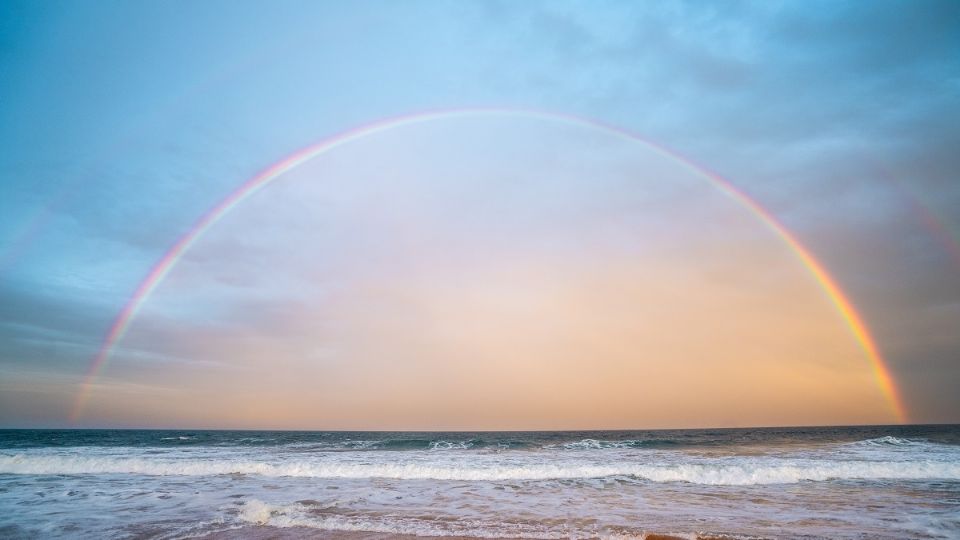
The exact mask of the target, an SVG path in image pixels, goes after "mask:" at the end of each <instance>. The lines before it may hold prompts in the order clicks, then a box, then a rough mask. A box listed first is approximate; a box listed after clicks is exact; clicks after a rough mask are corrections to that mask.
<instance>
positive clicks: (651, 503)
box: [0, 426, 960, 538]
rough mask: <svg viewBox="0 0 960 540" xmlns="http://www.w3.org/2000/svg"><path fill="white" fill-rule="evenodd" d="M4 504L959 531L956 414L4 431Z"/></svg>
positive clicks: (332, 520)
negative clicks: (389, 428)
mask: <svg viewBox="0 0 960 540" xmlns="http://www.w3.org/2000/svg"><path fill="white" fill-rule="evenodd" d="M0 510H3V512H0V537H14V538H20V537H23V538H49V537H65V538H88V537H108V538H110V537H116V538H126V537H144V538H186V537H198V536H203V535H210V534H213V535H217V534H219V535H227V536H226V537H241V538H242V537H260V536H262V535H266V536H268V537H270V536H277V535H279V536H280V537H311V536H315V535H329V534H331V532H334V531H335V532H337V534H352V533H354V532H355V533H356V534H361V533H364V532H372V533H380V534H385V535H394V534H413V535H420V536H441V535H458V536H477V537H530V538H569V537H577V538H580V537H638V538H642V537H643V535H644V534H646V533H649V532H661V533H677V534H683V535H687V536H690V537H693V536H695V535H696V534H698V533H700V534H706V533H709V534H712V535H721V536H726V537H729V538H747V537H762V538H960V426H869V427H822V428H759V429H701V430H657V431H586V432H457V433H433V432H430V433H419V432H294V431H190V430H188V431H174V430H164V431H159V430H2V431H0ZM691 535H693V536H691ZM221 537H222V536H221Z"/></svg>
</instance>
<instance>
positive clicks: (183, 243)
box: [70, 108, 907, 423]
mask: <svg viewBox="0 0 960 540" xmlns="http://www.w3.org/2000/svg"><path fill="white" fill-rule="evenodd" d="M489 115H503V116H519V117H526V118H534V119H541V120H547V121H553V122H560V123H565V124H569V125H574V126H581V127H590V128H594V129H600V130H603V131H606V132H608V133H611V134H614V135H617V136H619V137H622V138H624V139H627V140H630V141H634V142H639V143H642V144H645V145H647V146H648V147H650V148H652V149H654V150H655V151H657V152H659V153H661V154H662V155H664V156H667V157H669V158H671V159H673V160H676V161H677V162H679V163H681V164H683V165H684V166H685V167H686V168H687V169H689V170H690V171H692V172H694V173H696V174H698V175H701V176H703V177H705V178H707V179H708V180H710V181H711V182H712V183H713V185H714V186H715V187H716V188H717V189H719V190H720V191H722V192H723V193H725V194H726V195H728V196H730V197H731V198H732V199H733V200H735V201H736V202H737V203H739V204H740V205H741V206H743V207H744V208H746V209H748V210H749V211H750V212H751V213H753V214H754V215H755V216H756V217H757V218H759V219H760V220H761V221H762V222H763V223H764V225H766V226H767V227H768V228H769V229H770V230H771V231H772V232H774V233H775V234H776V235H777V236H778V237H779V238H780V239H781V240H782V241H783V242H784V243H785V244H786V245H787V246H788V247H789V248H790V249H791V251H793V253H794V254H795V255H796V256H797V258H798V259H799V260H800V262H801V263H802V264H803V266H805V267H806V268H807V269H808V270H809V272H810V273H811V274H812V275H813V277H814V279H815V280H816V281H817V283H819V285H820V287H821V288H822V289H823V291H824V292H825V293H826V295H827V296H828V297H829V299H830V301H831V302H832V303H833V305H834V307H835V308H836V309H837V311H838V312H839V314H840V315H841V317H842V318H843V320H844V322H845V323H846V325H847V326H848V327H849V328H850V330H851V332H852V333H853V336H854V338H855V339H856V341H857V342H858V343H859V345H860V347H861V349H862V350H863V352H864V353H865V355H866V357H867V358H868V360H869V361H870V363H871V367H872V370H873V374H874V378H875V381H876V383H877V385H878V387H879V388H880V390H881V392H882V393H883V395H884V397H885V398H886V400H887V402H888V404H889V406H890V408H891V411H892V412H893V414H894V417H895V418H896V419H897V421H898V422H901V423H903V422H906V421H907V413H906V408H905V407H904V404H903V400H902V398H901V396H900V394H899V391H898V389H897V387H896V385H895V383H894V380H893V377H892V376H891V374H890V370H889V368H888V367H887V365H886V363H885V362H884V360H883V357H882V356H881V354H880V351H879V349H878V348H877V345H876V343H875V341H874V339H873V337H872V336H871V335H870V331H869V329H868V328H867V326H866V324H865V323H864V321H863V319H862V318H861V317H860V315H859V314H858V313H857V311H856V310H855V309H854V307H853V304H852V303H851V302H850V300H849V299H848V298H847V297H846V295H844V294H843V291H842V290H841V289H840V287H839V286H838V285H837V283H836V281H835V280H834V279H833V278H832V277H831V276H830V274H829V273H827V271H826V269H825V268H824V266H823V265H822V264H821V263H820V262H819V261H817V259H816V258H814V256H813V255H812V254H811V253H810V251H809V250H807V249H806V248H805V247H804V246H803V245H802V244H801V243H800V242H799V241H798V240H797V239H796V238H795V237H794V236H793V235H792V234H791V233H790V232H789V231H788V230H787V229H786V227H784V226H783V225H782V224H781V223H780V222H779V221H778V220H777V219H776V218H775V217H774V216H773V215H772V214H771V213H770V212H768V211H767V210H766V209H764V208H763V207H762V206H760V205H759V204H758V203H757V202H756V201H755V200H753V199H752V198H751V197H750V196H748V195H747V194H746V193H744V192H743V191H741V190H740V189H738V188H737V187H736V186H734V185H733V184H732V183H730V182H729V181H728V180H726V179H724V178H723V177H721V176H719V175H718V174H716V173H714V172H712V171H710V170H708V169H707V168H705V167H702V166H700V165H698V164H696V163H694V162H692V161H690V160H689V159H687V158H685V157H683V156H681V155H680V154H678V153H677V152H675V151H673V150H671V149H669V148H666V147H664V146H662V145H659V144H656V143H653V142H651V141H648V140H646V139H644V138H643V137H641V136H640V135H638V134H636V133H633V132H631V131H629V130H627V129H624V128H621V127H619V126H615V125H612V124H608V123H606V122H603V121H601V120H595V119H591V118H584V117H579V116H575V115H571V114H565V113H556V112H548V111H541V110H536V109H514V108H471V109H448V110H432V111H426V112H419V113H415V114H409V115H404V116H397V117H391V118H387V119H384V120H380V121H377V122H374V123H370V124H366V125H363V126H360V127H356V128H354V129H351V130H348V131H344V132H341V133H338V134H336V135H333V136H331V137H329V138H327V139H324V140H322V141H320V142H318V143H315V144H312V145H310V146H307V147H305V148H302V149H300V150H298V151H296V152H294V153H293V154H290V155H289V156H287V157H286V158H284V159H282V160H280V161H278V162H276V163H274V164H273V165H271V166H269V167H267V168H266V169H264V170H262V171H261V172H260V173H258V174H257V175H256V176H254V177H253V178H250V179H249V180H247V181H246V182H244V183H243V184H242V185H241V186H240V187H238V188H237V189H236V190H234V191H233V192H232V193H231V194H230V195H228V196H227V197H226V198H225V199H223V200H222V201H220V202H219V203H218V204H217V205H216V206H214V207H213V208H211V209H210V210H209V211H208V212H207V213H205V214H204V215H203V216H201V217H200V219H198V220H197V222H196V223H195V224H194V225H193V227H192V228H190V229H189V230H188V232H187V233H186V234H184V235H183V236H181V237H180V238H179V239H178V240H177V241H176V243H174V244H173V246H172V247H171V248H170V249H169V250H168V251H167V252H166V253H165V254H164V255H163V257H161V258H160V260H159V261H158V262H157V263H156V264H155V265H154V266H153V268H152V269H151V270H150V272H149V273H148V274H147V276H146V277H145V278H144V279H143V281H142V282H141V283H140V285H139V286H138V287H137V289H136V290H135V291H134V293H133V295H132V296H131V297H130V299H129V300H128V301H127V303H126V305H124V307H123V309H122V310H121V311H120V313H119V314H118V315H117V317H116V319H115V320H114V321H113V324H112V325H111V326H110V328H109V330H108V331H107V334H106V336H105V337H104V340H103V343H102V345H101V346H100V348H99V350H98V351H97V353H96V356H95V357H94V358H93V360H92V362H91V363H90V367H89V369H88V371H87V374H86V376H85V377H84V380H83V382H82V384H81V387H80V390H79V392H78V393H77V397H76V400H75V403H74V406H73V409H72V410H71V413H70V418H71V421H73V422H76V421H77V420H78V419H79V418H80V416H81V415H82V413H83V409H84V406H85V404H86V402H87V399H88V397H89V394H90V390H91V388H92V385H93V383H94V381H95V380H96V378H97V375H98V374H99V373H100V371H101V370H103V368H104V366H105V365H106V364H107V362H108V360H109V359H110V355H111V353H112V352H113V350H114V348H115V347H116V346H117V343H119V341H120V340H121V339H123V336H124V334H125V333H126V332H127V329H128V328H129V327H130V323H131V322H132V321H133V319H134V318H135V317H136V315H137V312H138V311H139V310H140V308H141V307H142V306H143V304H144V303H145V302H146V300H147V299H148V298H149V297H150V295H151V294H152V293H153V291H154V290H156V288H157V286H158V285H159V284H160V283H161V282H162V281H163V279H164V278H165V277H166V276H167V274H168V273H169V272H170V270H171V269H172V268H173V267H174V266H176V264H177V262H178V261H179V260H180V258H181V257H182V256H183V255H184V253H186V252H187V250H189V249H190V247H191V246H192V245H193V244H194V243H195V242H196V241H197V240H198V239H199V238H200V237H201V236H203V234H204V233H205V232H206V231H207V230H208V229H209V228H210V227H212V226H213V225H214V224H215V223H217V221H219V220H220V219H221V218H222V217H223V216H225V215H226V214H227V213H228V212H230V211H231V210H232V209H233V208H235V207H236V206H237V205H238V204H240V203H241V202H243V201H244V200H246V199H247V198H248V197H250V196H252V195H253V194H255V193H257V192H258V191H260V190H261V189H263V188H264V187H266V186H267V185H268V184H270V182H272V181H273V180H275V179H277V178H279V177H280V176H282V175H283V174H284V173H286V172H289V171H291V170H293V169H295V168H297V167H298V166H300V165H302V164H304V163H306V162H307V161H309V160H311V159H313V158H315V157H317V156H319V155H322V154H324V153H326V152H329V151H331V150H334V149H336V148H339V147H341V146H344V145H347V144H350V143H351V142H353V141H356V140H358V139H361V138H363V137H366V136H368V135H373V134H376V133H381V132H384V131H388V130H391V129H395V128H399V127H403V126H409V125H413V124H421V123H424V122H430V121H434V120H440V119H450V118H460V117H474V116H489Z"/></svg>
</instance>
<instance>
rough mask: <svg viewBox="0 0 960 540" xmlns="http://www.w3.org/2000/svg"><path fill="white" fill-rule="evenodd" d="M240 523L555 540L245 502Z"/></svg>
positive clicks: (539, 532) (517, 531)
mask: <svg viewBox="0 0 960 540" xmlns="http://www.w3.org/2000/svg"><path fill="white" fill-rule="evenodd" d="M238 517H239V518H240V520H241V521H244V522H246V523H251V524H255V525H270V526H272V527H281V528H287V527H304V528H310V529H320V530H325V531H363V532H374V533H384V534H390V535H411V536H451V535H456V536H471V537H479V538H557V535H556V534H551V533H550V532H549V531H546V530H544V529H543V528H542V527H538V526H536V525H531V524H514V525H510V524H504V523H501V522H497V523H484V522H481V521H478V520H458V521H452V520H424V519H416V518H399V517H391V516H376V517H374V516H345V515H338V514H317V513H311V512H310V511H309V508H308V507H306V506H304V505H301V504H297V503H294V504H282V505H272V504H267V503H265V502H263V501H260V500H258V499H250V500H248V501H247V502H246V503H245V504H244V506H243V508H242V510H241V511H240V514H239V516H238Z"/></svg>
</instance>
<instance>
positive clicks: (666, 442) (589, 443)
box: [543, 439, 677, 450]
mask: <svg viewBox="0 0 960 540" xmlns="http://www.w3.org/2000/svg"><path fill="white" fill-rule="evenodd" d="M676 444H677V441H675V440H673V439H643V440H639V439H628V440H623V441H604V440H597V439H582V440H579V441H573V442H568V443H563V444H559V445H558V444H548V445H546V446H544V447H543V448H545V449H555V448H562V449H564V450H604V449H607V448H653V447H664V446H675V445H676Z"/></svg>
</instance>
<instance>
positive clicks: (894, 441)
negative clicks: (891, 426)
mask: <svg viewBox="0 0 960 540" xmlns="http://www.w3.org/2000/svg"><path fill="white" fill-rule="evenodd" d="M854 444H857V445H862V446H880V447H890V446H920V445H929V444H932V443H930V442H929V441H927V440H924V439H904V438H901V437H894V436H892V435H887V436H885V437H877V438H876V439H866V440H863V441H857V442H856V443H854Z"/></svg>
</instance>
